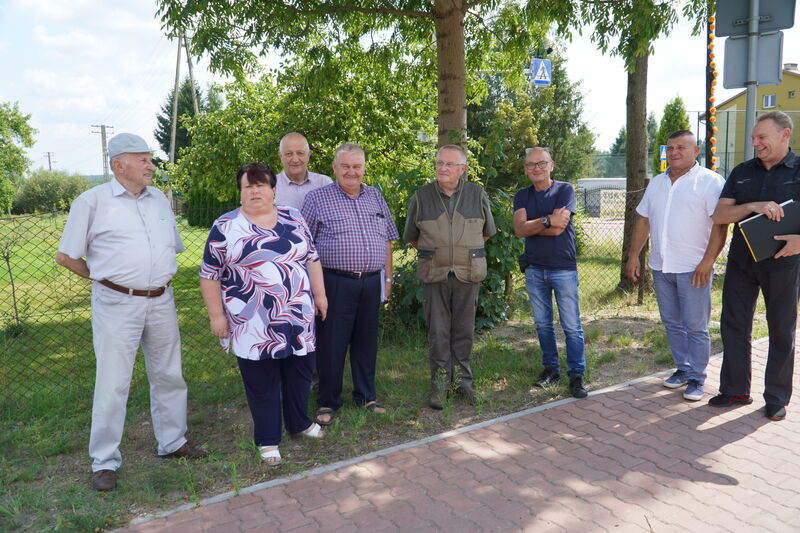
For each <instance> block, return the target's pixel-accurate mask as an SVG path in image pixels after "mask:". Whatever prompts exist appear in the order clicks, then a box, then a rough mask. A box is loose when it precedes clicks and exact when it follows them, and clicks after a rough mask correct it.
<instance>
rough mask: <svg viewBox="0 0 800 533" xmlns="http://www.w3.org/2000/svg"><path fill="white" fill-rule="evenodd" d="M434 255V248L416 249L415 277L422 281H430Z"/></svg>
mask: <svg viewBox="0 0 800 533" xmlns="http://www.w3.org/2000/svg"><path fill="white" fill-rule="evenodd" d="M434 255H436V251H435V250H422V249H418V250H417V279H418V280H420V281H421V282H422V283H430V282H431V270H432V269H433V256H434Z"/></svg>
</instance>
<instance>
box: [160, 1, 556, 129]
mask: <svg viewBox="0 0 800 533" xmlns="http://www.w3.org/2000/svg"><path fill="white" fill-rule="evenodd" d="M550 5H551V3H544V4H542V3H540V2H530V3H529V4H527V5H521V4H520V3H519V2H516V1H514V0H304V1H302V2H300V1H296V0H282V1H274V2H263V1H261V0H240V1H237V2H229V1H227V0H208V1H205V2H191V1H189V0H160V1H159V16H160V17H161V20H162V22H163V24H164V27H165V28H166V29H167V30H168V31H169V32H170V33H172V34H173V35H177V34H179V33H182V32H186V33H188V34H190V35H192V48H193V49H194V50H196V51H197V52H198V53H208V54H209V55H210V58H211V68H212V69H214V70H217V71H220V72H224V73H227V74H233V75H236V76H237V77H238V78H240V79H241V78H244V77H246V75H247V74H252V72H253V71H255V70H257V68H258V62H257V55H259V54H261V55H263V54H265V53H267V52H268V51H270V50H273V49H277V50H280V51H281V52H282V53H283V54H284V55H293V56H295V57H299V56H303V57H311V56H315V55H316V56H318V57H319V58H320V59H324V56H325V50H326V49H328V48H330V47H331V43H332V42H333V43H337V44H338V43H341V42H342V41H350V42H352V43H356V44H359V45H361V48H362V53H363V52H367V53H369V54H386V53H387V51H389V53H390V54H391V55H394V57H406V56H409V55H411V52H409V51H408V50H411V49H413V50H414V54H415V55H414V56H413V57H416V58H417V59H418V60H419V62H418V63H419V66H420V67H421V68H423V69H425V70H426V72H427V73H430V74H432V73H436V76H435V78H434V82H435V83H434V87H435V88H436V89H435V94H438V100H437V102H438V103H437V105H438V112H437V115H438V121H437V122H438V139H439V143H440V144H443V143H447V142H451V141H452V139H453V136H455V139H456V140H459V139H461V138H462V135H463V132H464V130H465V128H466V105H467V102H468V98H469V97H468V95H478V96H479V95H480V92H481V91H482V90H483V89H482V88H481V85H482V84H481V81H480V72H486V71H508V75H507V76H506V77H507V78H508V81H509V82H511V83H514V82H516V83H521V82H522V81H523V76H522V65H523V64H524V63H527V61H528V59H529V56H528V53H529V50H530V49H531V48H533V47H534V46H535V45H537V44H539V43H540V42H541V40H542V39H543V37H544V34H545V32H546V30H547V27H548V26H549V19H550V16H551V14H550V13H549V12H548V9H549V8H550ZM564 16H568V15H564ZM566 20H568V19H565V23H566ZM253 50H256V52H253ZM397 54H399V56H398V55H397ZM316 81H317V83H325V82H326V78H325V77H324V76H320V77H318V78H317V80H316Z"/></svg>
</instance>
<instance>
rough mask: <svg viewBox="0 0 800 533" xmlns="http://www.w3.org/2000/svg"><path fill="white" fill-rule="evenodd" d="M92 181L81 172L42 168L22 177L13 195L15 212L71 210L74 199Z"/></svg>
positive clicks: (87, 187)
mask: <svg viewBox="0 0 800 533" xmlns="http://www.w3.org/2000/svg"><path fill="white" fill-rule="evenodd" d="M91 186H92V182H91V181H89V180H88V179H86V178H85V177H83V176H81V175H79V174H68V173H67V172H64V171H62V170H45V169H39V170H35V171H33V172H32V173H31V175H30V176H29V177H28V178H27V179H24V180H22V182H21V183H20V185H19V188H18V189H17V194H16V196H15V197H14V207H13V211H14V213H45V212H48V211H68V210H69V206H70V204H71V203H72V201H73V200H74V199H75V198H77V197H78V195H80V194H81V193H82V192H83V191H85V190H87V189H89V188H90V187H91Z"/></svg>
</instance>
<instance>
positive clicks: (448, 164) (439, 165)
mask: <svg viewBox="0 0 800 533" xmlns="http://www.w3.org/2000/svg"><path fill="white" fill-rule="evenodd" d="M434 164H435V165H436V168H442V167H445V168H448V169H453V168H456V167H460V166H461V165H464V164H465V163H451V162H449V161H448V162H445V161H436V163H434Z"/></svg>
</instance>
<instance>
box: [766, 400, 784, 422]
mask: <svg viewBox="0 0 800 533" xmlns="http://www.w3.org/2000/svg"><path fill="white" fill-rule="evenodd" d="M764 412H765V413H766V415H767V418H769V419H770V420H776V421H777V420H783V419H784V418H786V408H785V407H784V406H782V405H778V404H776V403H768V404H767V405H766V406H764Z"/></svg>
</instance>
